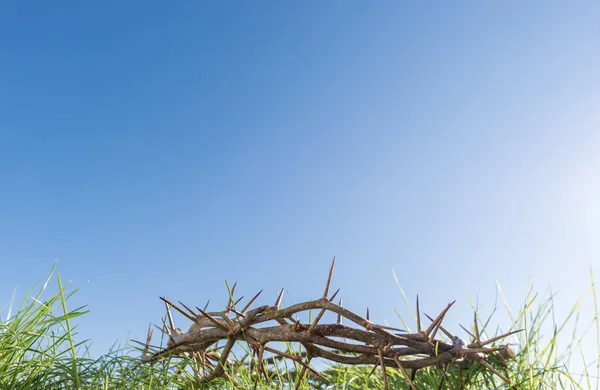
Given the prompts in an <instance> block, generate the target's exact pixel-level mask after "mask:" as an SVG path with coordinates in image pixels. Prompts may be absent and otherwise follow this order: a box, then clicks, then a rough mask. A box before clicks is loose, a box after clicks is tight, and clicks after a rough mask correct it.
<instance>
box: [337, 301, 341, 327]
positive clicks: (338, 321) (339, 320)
mask: <svg viewBox="0 0 600 390" xmlns="http://www.w3.org/2000/svg"><path fill="white" fill-rule="evenodd" d="M338 306H339V307H342V298H340V303H338ZM337 323H338V324H340V325H341V324H342V315H341V314H339V313H338V315H337Z"/></svg>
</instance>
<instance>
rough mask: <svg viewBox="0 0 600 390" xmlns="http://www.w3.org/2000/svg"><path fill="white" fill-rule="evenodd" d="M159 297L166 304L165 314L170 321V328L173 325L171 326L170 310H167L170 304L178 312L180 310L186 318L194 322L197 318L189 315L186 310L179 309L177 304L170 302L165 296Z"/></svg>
mask: <svg viewBox="0 0 600 390" xmlns="http://www.w3.org/2000/svg"><path fill="white" fill-rule="evenodd" d="M160 299H162V300H163V301H164V302H165V305H167V304H168V306H167V314H168V315H169V322H170V323H171V327H172V328H174V326H173V319H172V318H171V311H170V310H169V306H171V307H172V308H173V309H175V310H177V311H178V312H180V313H181V314H182V315H183V316H184V317H185V318H187V319H188V320H190V321H194V322H196V320H197V318H196V317H192V316H190V315H189V314H188V313H187V312H185V311H184V310H183V309H180V308H179V306H177V305H176V304H174V303H173V302H170V301H169V300H168V299H167V298H165V297H161V298H160Z"/></svg>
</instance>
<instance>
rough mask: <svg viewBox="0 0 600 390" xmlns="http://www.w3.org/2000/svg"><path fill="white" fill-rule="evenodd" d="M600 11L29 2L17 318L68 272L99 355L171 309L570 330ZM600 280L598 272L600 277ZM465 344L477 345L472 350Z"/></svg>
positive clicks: (14, 107) (18, 182)
mask: <svg viewBox="0 0 600 390" xmlns="http://www.w3.org/2000/svg"><path fill="white" fill-rule="evenodd" d="M599 19H600V6H599V4H598V3H595V2H589V3H588V4H587V5H586V6H584V5H583V4H582V3H579V4H577V5H575V4H570V3H565V2H553V3H548V2H539V1H532V2H527V3H524V2H503V3H502V4H490V3H486V4H483V3H481V2H445V3H443V4H442V3H439V4H433V3H424V2H414V3H413V4H409V3H408V2H385V1H384V2H378V3H377V4H375V3H368V2H358V1H349V2H344V3H343V4H342V3H341V2H328V3H323V2H311V1H305V2H294V3H292V2H278V3H267V2H262V3H256V2H252V3H249V2H229V3H223V4H221V3H220V4H216V3H211V4H209V3H203V2H170V3H168V4H167V3H165V2H158V1H149V2H148V1H146V2H134V1H131V2H120V1H107V2H102V3H90V2H71V3H68V2H67V3H62V4H61V7H58V6H57V5H56V4H53V3H43V2H39V3H38V4H36V5H33V4H31V3H29V4H27V3H23V2H9V3H5V4H3V5H2V9H1V11H0V85H1V86H2V87H1V88H0V186H1V188H2V191H0V264H2V273H1V274H0V297H4V298H2V301H3V302H7V301H8V300H9V299H10V297H11V294H12V291H13V289H14V288H15V287H17V288H18V290H17V292H18V294H17V296H22V294H24V293H25V291H26V290H27V289H28V288H29V287H30V286H31V285H32V284H33V283H34V282H35V281H36V280H38V279H39V278H41V277H42V276H43V275H44V274H45V273H47V272H48V271H49V270H50V268H51V267H52V264H53V262H54V261H55V260H57V270H58V272H59V273H60V274H61V276H62V278H63V279H67V280H72V281H73V282H72V283H73V285H74V286H82V290H81V292H80V293H79V294H78V295H76V296H75V297H74V299H73V302H72V305H73V306H75V305H77V304H88V305H89V308H90V310H91V313H90V314H89V315H88V316H87V317H85V318H83V319H82V320H81V321H80V328H79V329H80V333H81V335H82V336H84V337H91V338H93V340H94V344H93V351H94V352H95V353H101V352H103V351H105V350H106V349H108V347H109V346H110V345H111V344H112V343H113V342H114V341H116V340H121V341H123V340H126V339H127V338H138V339H141V338H143V337H144V332H145V330H146V329H147V326H148V323H149V322H150V321H153V322H155V323H158V322H159V321H160V320H159V319H160V316H161V315H162V313H163V311H162V310H163V306H162V305H161V302H160V301H159V300H158V299H157V297H158V296H160V295H166V296H167V297H169V298H172V299H174V300H181V301H183V302H187V303H190V304H195V305H202V304H204V302H205V301H206V300H207V299H208V298H212V302H213V304H212V305H211V309H215V310H216V309H219V308H220V305H222V304H224V303H225V302H226V293H225V288H224V280H225V279H228V280H229V281H231V282H233V281H237V282H238V284H239V290H238V291H241V294H243V295H245V296H247V297H249V296H251V295H253V294H254V293H255V292H256V291H258V290H260V289H261V288H264V289H265V292H264V302H271V301H274V299H275V297H276V294H277V291H278V290H279V289H280V288H281V287H283V286H285V287H286V288H287V290H288V291H289V294H290V296H291V298H293V299H294V300H295V301H299V300H303V299H308V298H311V297H315V296H318V295H319V294H320V293H321V290H322V288H323V284H324V281H325V277H326V272H327V269H328V266H329V263H330V261H331V258H332V257H333V256H334V255H335V256H337V260H338V265H337V270H336V273H335V276H334V280H333V286H334V287H336V288H337V287H341V289H342V290H341V294H342V296H343V297H344V302H345V304H346V305H347V306H348V307H349V308H352V309H354V310H357V311H361V312H362V311H364V308H365V307H366V306H367V305H368V306H369V307H370V308H371V313H372V315H373V318H374V319H375V320H377V321H389V322H390V323H392V324H395V325H398V322H397V320H395V315H394V312H393V308H395V307H397V308H403V307H404V304H403V302H402V297H401V295H400V294H399V292H398V288H397V286H396V284H395V282H394V279H393V276H392V270H395V271H396V273H397V274H398V278H399V280H400V283H401V285H402V287H403V288H404V290H405V291H406V293H407V294H408V295H409V296H410V297H411V299H412V298H414V296H415V295H416V294H417V293H419V294H420V296H421V298H422V300H423V307H424V308H425V309H426V310H427V311H429V312H430V313H433V312H435V311H438V310H440V309H441V308H442V307H443V306H444V305H445V304H446V303H447V302H449V301H451V300H454V299H458V301H459V302H458V303H457V307H456V309H455V310H454V312H453V313H454V314H451V317H450V319H449V321H451V322H450V323H452V321H453V323H457V322H459V321H460V322H462V323H465V324H466V323H467V322H468V321H469V320H468V319H469V318H470V314H469V313H468V307H469V306H468V303H467V300H466V298H465V296H464V293H465V291H467V292H468V293H470V294H471V295H477V294H479V296H480V299H481V302H482V303H483V304H484V307H485V308H487V309H490V308H491V307H490V306H491V304H492V303H493V298H494V296H495V295H494V294H495V281H496V280H498V281H499V282H500V284H501V285H502V286H503V288H504V290H505V292H506V293H507V295H508V298H509V300H510V301H511V302H512V303H513V304H514V305H518V304H520V303H521V301H522V299H523V298H524V294H525V291H526V289H527V282H528V280H529V279H530V278H531V280H533V282H534V283H536V286H538V287H540V289H542V290H543V289H544V288H545V286H546V285H547V284H548V283H550V284H551V285H552V286H553V288H554V289H555V290H558V291H559V292H560V294H559V298H560V299H559V301H558V304H559V306H561V305H563V306H564V308H568V307H570V305H571V304H572V303H573V300H574V299H575V297H578V296H580V295H582V294H583V292H584V291H585V289H586V284H587V283H588V270H589V266H590V265H592V266H593V265H594V264H598V260H599V256H600V241H598V237H600V201H599V199H600V153H599V151H600V132H599V131H598V130H599V127H600V111H599V110H598V107H600V72H598V69H600V55H599V54H598V50H597V43H598V38H599V37H600V25H599V24H598V23H597V21H598V20H599ZM597 268H598V267H596V269H597ZM456 329H458V327H456Z"/></svg>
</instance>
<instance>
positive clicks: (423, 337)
mask: <svg viewBox="0 0 600 390" xmlns="http://www.w3.org/2000/svg"><path fill="white" fill-rule="evenodd" d="M334 265H335V258H334V259H333V261H332V262H331V267H330V269H329V274H328V277H327V283H326V284H325V291H324V292H323V296H322V297H321V298H320V299H316V300H312V301H307V302H302V303H298V304H294V305H291V306H288V307H286V308H281V302H282V298H283V292H284V290H283V289H282V290H281V291H280V292H279V295H278V297H277V300H276V302H275V304H274V305H273V306H269V305H264V306H259V307H256V308H254V309H250V308H251V306H252V304H253V303H254V301H255V300H256V299H257V298H258V296H259V295H260V294H261V292H262V290H261V291H260V292H259V293H258V294H256V295H255V296H254V297H253V298H252V299H251V300H250V301H249V302H248V303H247V304H245V305H244V306H243V308H241V309H239V310H238V309H237V307H238V304H239V303H240V302H241V301H242V299H243V297H241V298H239V299H238V300H234V294H235V288H236V285H235V284H234V285H233V287H232V288H231V289H230V291H229V300H228V303H227V305H226V307H225V310H223V311H220V312H207V311H206V309H207V306H208V303H207V305H206V306H205V307H204V309H201V308H199V307H198V306H195V309H196V310H194V309H191V308H190V307H188V306H186V305H185V304H183V303H182V302H179V305H176V304H174V303H173V302H171V301H169V300H167V299H166V298H164V297H160V299H161V300H162V301H164V303H165V308H166V318H167V319H168V322H169V323H168V325H167V324H166V322H165V321H164V320H163V327H162V328H158V329H159V330H161V331H162V332H165V333H166V334H168V337H169V340H168V342H167V347H166V348H156V347H150V341H151V338H152V333H153V330H154V329H153V328H152V327H150V328H149V330H148V338H147V340H146V343H145V345H144V349H143V351H142V359H141V362H142V363H152V362H155V361H156V360H158V359H160V358H161V357H164V356H175V357H177V356H183V355H187V356H190V355H191V357H192V358H193V360H194V362H195V363H196V364H197V368H199V370H197V373H198V379H199V381H200V382H203V383H204V382H209V381H211V380H214V379H216V378H219V377H225V378H228V379H229V380H231V381H232V382H233V383H235V380H234V379H233V378H232V377H231V375H230V374H228V373H227V371H226V367H228V366H229V367H231V366H236V364H240V363H241V364H244V362H243V360H244V359H245V358H243V359H242V361H241V362H240V361H232V360H231V359H230V358H229V356H230V353H231V351H232V349H233V347H234V346H235V344H236V343H239V342H241V343H245V344H246V346H248V347H249V350H251V351H252V353H253V355H254V357H256V365H257V366H258V370H257V371H256V375H257V379H258V376H259V375H264V377H265V378H266V379H268V374H267V370H266V369H265V366H266V365H267V364H269V363H273V362H274V361H276V360H281V359H289V360H292V361H294V362H296V363H298V364H299V365H300V367H301V369H300V372H299V375H298V378H297V383H296V389H298V388H299V386H300V384H301V382H302V379H303V377H304V376H305V374H306V372H307V371H310V372H311V373H312V374H314V375H316V376H317V377H322V376H321V373H320V372H318V371H317V370H316V369H314V368H313V367H311V366H310V362H311V360H312V359H314V358H323V359H326V360H328V361H330V362H335V363H339V364H348V365H370V366H372V367H373V369H372V371H371V374H373V372H375V370H376V369H377V368H379V369H381V372H382V377H383V383H384V386H385V389H388V388H389V387H388V379H387V371H386V370H389V369H398V370H400V371H401V373H402V375H403V376H404V377H405V378H406V380H407V381H408V383H409V384H410V386H411V389H413V390H416V387H415V384H414V379H415V374H416V372H417V370H419V369H421V368H425V367H438V368H439V369H440V370H441V371H442V373H443V374H444V378H445V379H446V380H448V378H447V373H446V369H447V368H448V366H449V365H457V366H459V367H461V364H463V363H464V362H468V361H472V362H478V363H480V364H482V365H483V366H484V367H485V368H487V369H488V370H490V371H491V372H493V373H494V374H495V375H496V376H498V377H499V378H500V379H501V380H502V381H504V382H505V383H506V384H508V385H510V384H511V382H510V379H509V378H508V377H507V375H504V374H502V373H500V372H499V371H498V370H496V369H495V368H494V367H492V366H491V365H490V364H489V363H488V362H487V361H486V358H487V357H488V356H489V355H491V354H494V353H498V354H499V355H500V356H501V357H502V358H513V357H514V352H513V351H512V350H511V349H510V347H509V345H507V344H505V345H501V346H498V347H489V345H490V344H492V343H494V342H496V341H499V340H502V339H504V338H506V337H508V336H510V335H512V334H515V333H517V332H520V330H514V331H511V332H508V333H504V334H501V335H499V336H496V337H494V338H491V339H489V340H485V341H482V340H481V339H480V333H479V328H478V324H477V314H476V313H475V316H474V317H475V318H474V330H475V332H474V334H472V335H471V336H472V337H473V340H472V342H471V343H467V342H466V341H464V340H462V339H460V338H459V337H457V336H455V335H453V334H451V333H450V332H448V331H447V330H446V329H445V328H444V327H443V326H442V321H443V320H444V317H445V315H446V313H447V312H448V310H449V309H450V308H451V307H452V305H453V304H454V302H455V301H454V302H451V303H449V304H448V305H447V306H446V308H444V309H443V310H442V311H441V312H440V313H439V314H438V315H437V317H435V318H432V317H430V316H428V315H427V314H425V316H427V317H428V318H429V320H430V321H431V324H429V326H427V328H423V327H422V323H421V313H420V308H419V297H418V296H417V304H416V320H417V332H416V333H408V332H406V331H404V330H402V329H396V328H392V327H389V326H383V325H377V324H375V323H373V322H371V321H370V319H369V309H367V314H366V317H362V316H360V315H358V314H355V313H353V312H352V311H350V310H348V309H345V308H343V307H342V300H341V299H340V300H339V302H338V303H337V304H336V303H334V302H333V300H334V299H335V297H336V296H337V294H338V292H339V289H338V290H337V291H336V292H335V293H333V294H332V296H331V297H329V287H330V284H331V276H332V274H333V268H334ZM180 306H181V307H180ZM170 308H173V309H175V310H176V311H178V312H179V313H181V314H182V315H183V316H184V317H186V318H188V319H190V320H191V321H192V322H193V324H192V325H191V326H190V328H189V329H188V331H187V332H183V331H181V330H180V329H178V328H176V327H175V325H174V322H173V318H172V315H171V310H170ZM313 310H315V311H318V314H317V316H316V317H315V318H314V320H313V321H312V322H311V323H302V322H300V320H299V319H297V318H298V315H299V314H301V313H305V312H308V311H313ZM328 311H329V312H332V313H334V314H335V315H336V316H337V321H336V323H334V324H321V323H319V321H321V319H322V317H323V316H324V315H325V313H326V312H328ZM294 317H296V318H294ZM344 319H345V320H347V321H345V322H349V323H350V324H352V325H346V324H344V323H343V322H344V321H343V320H344ZM463 329H464V328H463ZM465 330H466V329H465ZM439 331H442V332H443V333H444V334H445V335H446V337H447V338H448V340H449V341H443V340H439V339H436V335H437V333H438V332H439ZM342 340H343V341H342ZM220 341H225V345H224V347H219V346H218V343H219V342H220ZM281 342H283V343H298V344H300V345H302V347H303V348H304V351H303V352H302V353H299V354H294V353H290V352H289V350H288V351H287V352H286V351H282V350H279V349H277V348H273V347H271V346H269V344H270V343H281ZM265 352H267V353H268V354H270V355H271V357H268V358H265V356H264V354H265ZM409 371H410V373H409ZM459 373H460V370H459ZM444 378H443V379H442V380H444ZM461 381H462V379H461ZM440 385H441V384H440Z"/></svg>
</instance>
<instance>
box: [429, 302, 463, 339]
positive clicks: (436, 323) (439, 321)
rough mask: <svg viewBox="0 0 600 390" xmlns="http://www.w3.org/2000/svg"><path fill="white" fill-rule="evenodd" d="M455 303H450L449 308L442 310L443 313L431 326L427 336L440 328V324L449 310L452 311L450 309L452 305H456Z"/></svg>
mask: <svg viewBox="0 0 600 390" xmlns="http://www.w3.org/2000/svg"><path fill="white" fill-rule="evenodd" d="M455 302H456V301H452V302H450V303H449V304H448V306H446V308H445V309H444V310H442V312H441V313H440V314H439V315H438V316H437V318H436V319H435V320H434V321H433V322H432V323H431V325H429V327H428V328H427V330H426V331H425V334H426V335H427V336H429V335H430V334H431V332H433V330H434V329H435V328H436V327H437V326H438V323H441V322H442V321H443V320H444V316H445V315H446V313H447V312H448V310H450V308H451V307H452V305H454V303H455Z"/></svg>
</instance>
